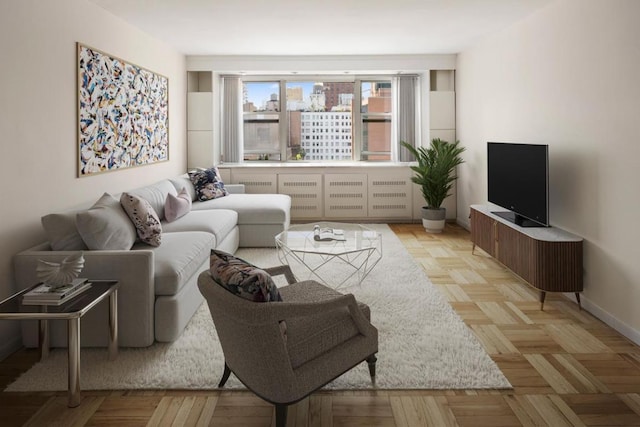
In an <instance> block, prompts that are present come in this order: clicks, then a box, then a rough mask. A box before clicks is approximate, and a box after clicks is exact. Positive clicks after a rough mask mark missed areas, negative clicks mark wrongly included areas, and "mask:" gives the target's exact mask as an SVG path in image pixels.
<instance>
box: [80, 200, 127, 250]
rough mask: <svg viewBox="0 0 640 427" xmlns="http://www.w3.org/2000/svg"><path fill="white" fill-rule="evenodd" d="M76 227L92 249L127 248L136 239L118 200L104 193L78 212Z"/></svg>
mask: <svg viewBox="0 0 640 427" xmlns="http://www.w3.org/2000/svg"><path fill="white" fill-rule="evenodd" d="M76 227H77V228H78V232H79V233H80V236H82V240H83V241H84V243H85V244H86V245H87V247H88V248H89V249H92V250H129V249H131V246H133V244H134V243H135V241H136V229H135V227H134V226H133V224H132V223H131V220H129V217H128V216H127V214H126V213H125V211H124V210H123V209H122V206H121V205H120V202H119V201H118V200H117V199H116V198H115V197H113V196H112V195H111V194H109V193H104V194H103V195H102V197H100V199H98V201H97V202H96V203H95V204H94V205H93V206H92V207H91V208H89V209H88V210H86V211H83V212H78V214H77V215H76Z"/></svg>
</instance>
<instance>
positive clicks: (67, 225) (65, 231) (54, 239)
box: [40, 211, 87, 251]
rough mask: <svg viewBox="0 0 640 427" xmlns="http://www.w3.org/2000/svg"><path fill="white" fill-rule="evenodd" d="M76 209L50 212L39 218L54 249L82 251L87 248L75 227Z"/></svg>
mask: <svg viewBox="0 0 640 427" xmlns="http://www.w3.org/2000/svg"><path fill="white" fill-rule="evenodd" d="M77 214H78V211H70V212H62V213H52V214H49V215H45V216H43V217H42V218H40V221H41V222H42V228H44V232H45V234H46V235H47V240H48V241H49V245H50V246H51V249H53V250H54V251H82V250H86V249H87V245H85V243H84V241H83V240H82V236H80V233H78V227H76V215H77Z"/></svg>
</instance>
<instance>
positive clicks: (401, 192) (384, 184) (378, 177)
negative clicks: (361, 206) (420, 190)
mask: <svg viewBox="0 0 640 427" xmlns="http://www.w3.org/2000/svg"><path fill="white" fill-rule="evenodd" d="M409 172H410V170H409V169H408V168H403V169H396V170H389V171H376V172H374V173H370V174H369V175H368V185H367V187H368V193H369V195H368V199H369V208H368V216H369V218H380V219H385V218H395V219H400V218H403V219H406V218H411V217H412V207H413V203H412V192H411V190H412V185H413V183H412V182H411V178H410V174H409Z"/></svg>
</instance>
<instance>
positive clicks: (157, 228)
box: [120, 193, 162, 246]
mask: <svg viewBox="0 0 640 427" xmlns="http://www.w3.org/2000/svg"><path fill="white" fill-rule="evenodd" d="M120 203H121V204H122V207H123V208H124V210H125V212H127V215H129V218H131V221H132V222H133V225H134V226H135V228H136V232H137V233H138V237H139V238H140V240H142V241H143V242H144V243H146V244H148V245H151V246H160V243H161V242H162V226H161V225H160V218H158V214H157V213H156V211H154V210H153V208H152V207H151V204H150V203H149V202H147V201H146V200H145V199H143V198H142V197H138V196H134V195H133V194H129V193H122V196H120Z"/></svg>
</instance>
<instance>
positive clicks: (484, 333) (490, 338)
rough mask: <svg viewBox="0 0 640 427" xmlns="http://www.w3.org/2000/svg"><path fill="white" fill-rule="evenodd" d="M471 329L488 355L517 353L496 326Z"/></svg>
mask: <svg viewBox="0 0 640 427" xmlns="http://www.w3.org/2000/svg"><path fill="white" fill-rule="evenodd" d="M471 329H472V330H473V332H474V333H475V334H476V336H477V337H478V339H479V340H480V342H481V343H482V345H483V346H484V349H485V350H486V351H487V353H488V354H489V355H495V354H509V353H518V349H517V348H516V347H515V346H514V345H513V344H512V343H511V341H509V339H507V337H505V336H504V334H503V333H502V332H501V331H500V329H499V328H498V327H497V326H496V325H473V326H472V327H471Z"/></svg>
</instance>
